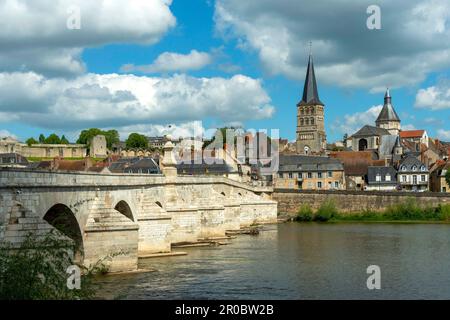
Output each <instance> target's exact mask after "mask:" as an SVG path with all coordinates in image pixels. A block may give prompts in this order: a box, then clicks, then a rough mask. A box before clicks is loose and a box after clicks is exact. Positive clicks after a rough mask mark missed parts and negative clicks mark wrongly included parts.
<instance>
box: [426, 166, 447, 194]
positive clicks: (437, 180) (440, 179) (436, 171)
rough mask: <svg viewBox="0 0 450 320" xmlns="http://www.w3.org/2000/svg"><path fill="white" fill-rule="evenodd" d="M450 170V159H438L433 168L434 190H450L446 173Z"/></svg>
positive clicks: (431, 184) (431, 181) (432, 187)
mask: <svg viewBox="0 0 450 320" xmlns="http://www.w3.org/2000/svg"><path fill="white" fill-rule="evenodd" d="M449 170H450V161H438V162H437V163H436V164H435V165H434V166H433V167H432V168H431V169H430V171H431V174H430V190H431V191H433V192H450V186H449V184H448V183H447V181H446V180H445V175H446V174H447V172H449Z"/></svg>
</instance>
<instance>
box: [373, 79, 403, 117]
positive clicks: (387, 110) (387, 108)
mask: <svg viewBox="0 0 450 320" xmlns="http://www.w3.org/2000/svg"><path fill="white" fill-rule="evenodd" d="M384 121H398V122H400V118H399V116H398V115H397V112H395V110H394V106H393V105H392V98H391V93H390V92H389V88H388V89H387V90H386V94H385V95H384V105H383V108H382V109H381V112H380V114H379V115H378V118H377V120H376V123H377V125H378V123H381V122H384Z"/></svg>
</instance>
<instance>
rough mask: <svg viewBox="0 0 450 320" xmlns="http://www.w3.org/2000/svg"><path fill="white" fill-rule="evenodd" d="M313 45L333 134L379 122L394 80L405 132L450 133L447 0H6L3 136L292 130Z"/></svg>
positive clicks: (1, 17)
mask: <svg viewBox="0 0 450 320" xmlns="http://www.w3.org/2000/svg"><path fill="white" fill-rule="evenodd" d="M370 5H377V6H378V7H379V8H380V21H381V29H369V28H368V27H367V19H368V18H370V17H371V16H372V14H373V12H369V13H368V12H367V8H368V7H369V6H370ZM310 42H311V43H312V49H311V50H312V54H313V58H314V64H315V69H316V77H317V82H318V86H319V95H320V99H321V101H322V102H324V103H325V125H326V132H327V137H328V141H329V142H333V141H337V140H341V139H342V136H343V135H344V134H345V133H347V134H349V135H351V134H352V133H354V132H355V131H357V130H358V129H359V128H360V127H362V126H363V125H365V124H369V125H374V121H375V119H376V117H377V115H378V113H379V111H380V110H381V105H382V103H383V96H384V92H385V90H386V88H387V87H389V88H390V91H391V95H392V101H393V105H394V107H395V109H396V111H397V113H398V114H399V116H400V118H401V121H402V127H403V129H405V130H407V129H425V130H427V131H428V133H429V135H430V136H432V137H436V138H439V139H441V140H446V141H450V125H449V121H450V1H448V0H421V1H419V0H394V1H392V0H389V1H388V0H385V1H381V0H379V1H376V0H368V1H366V0H340V1H331V0H329V1H317V0H314V1H310V0H277V1H274V0H246V1H242V0H189V1H183V0H173V1H171V0H133V1H130V0H114V1H112V0H109V1H108V0H103V1H89V0H33V1H26V0H0V137H3V136H13V137H16V138H18V139H20V140H26V139H27V138H28V137H31V136H34V137H36V138H37V137H38V136H39V134H40V133H44V134H45V135H48V134H50V133H53V132H55V133H57V134H59V135H62V134H65V135H66V137H68V138H69V140H71V141H72V142H74V141H75V140H76V139H77V137H78V135H79V132H80V131H81V130H83V129H86V128H91V127H98V128H103V129H117V130H118V131H119V133H120V136H121V139H122V140H125V139H126V138H127V136H128V134H129V133H132V132H138V133H141V134H146V135H163V134H168V133H170V134H172V135H173V136H190V135H194V134H199V133H201V132H205V133H206V134H208V132H209V133H211V131H213V130H214V128H216V127H222V126H242V127H244V128H246V129H254V130H268V131H269V133H270V130H271V129H279V136H280V137H282V138H287V139H289V140H294V139H295V130H296V113H297V111H296V104H297V103H298V102H299V101H300V99H301V96H302V90H303V82H304V78H305V72H306V65H307V61H308V55H309V52H310V45H309V43H310Z"/></svg>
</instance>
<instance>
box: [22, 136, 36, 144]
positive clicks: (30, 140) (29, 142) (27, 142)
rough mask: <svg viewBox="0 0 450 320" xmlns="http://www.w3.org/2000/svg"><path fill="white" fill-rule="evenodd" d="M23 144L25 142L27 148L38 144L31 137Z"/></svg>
mask: <svg viewBox="0 0 450 320" xmlns="http://www.w3.org/2000/svg"><path fill="white" fill-rule="evenodd" d="M25 142H26V144H27V145H28V146H31V145H32V144H37V143H38V142H37V141H36V139H35V138H33V137H31V138H28V140H27V141H25Z"/></svg>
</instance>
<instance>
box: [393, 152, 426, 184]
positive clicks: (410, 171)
mask: <svg viewBox="0 0 450 320" xmlns="http://www.w3.org/2000/svg"><path fill="white" fill-rule="evenodd" d="M397 170H398V174H397V180H398V183H399V184H400V185H401V188H402V190H403V191H428V190H429V174H430V173H429V170H428V167H427V166H426V165H425V164H424V163H422V162H421V161H420V160H419V159H417V158H416V157H414V156H413V155H408V156H406V157H405V158H403V159H402V160H401V161H400V162H399V165H398V168H397Z"/></svg>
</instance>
